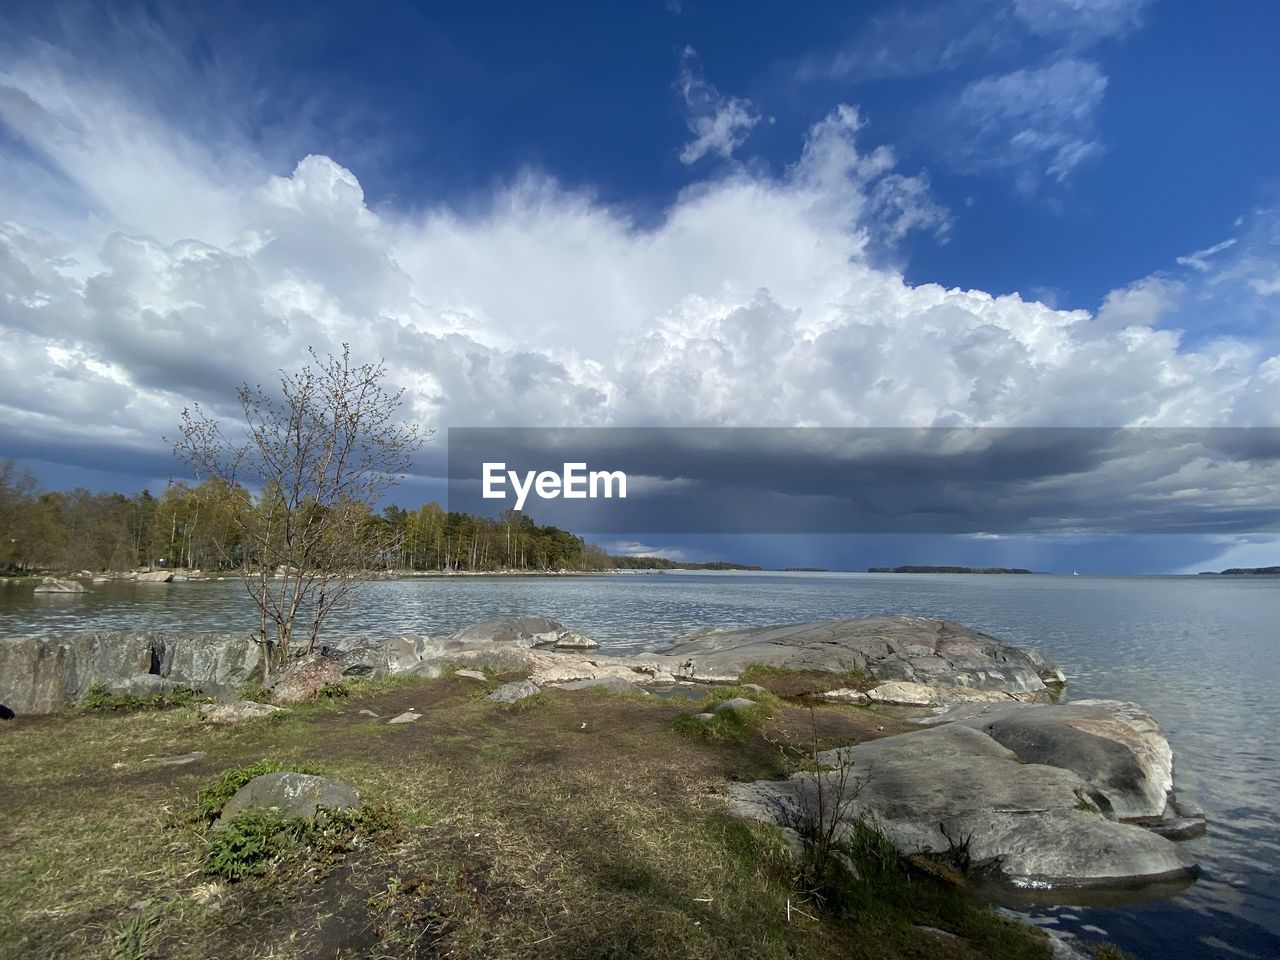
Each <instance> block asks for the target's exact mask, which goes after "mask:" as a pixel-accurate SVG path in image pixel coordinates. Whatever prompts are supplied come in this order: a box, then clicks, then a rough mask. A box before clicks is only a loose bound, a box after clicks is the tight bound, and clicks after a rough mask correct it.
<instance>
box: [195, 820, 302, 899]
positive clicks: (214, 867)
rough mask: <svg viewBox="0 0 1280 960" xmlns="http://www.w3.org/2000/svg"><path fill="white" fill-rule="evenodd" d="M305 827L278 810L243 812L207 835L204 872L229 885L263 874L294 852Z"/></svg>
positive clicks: (300, 822) (300, 821)
mask: <svg viewBox="0 0 1280 960" xmlns="http://www.w3.org/2000/svg"><path fill="white" fill-rule="evenodd" d="M305 828H306V823H305V821H303V820H286V819H284V818H283V817H281V816H280V812H279V811H278V810H246V811H245V812H243V813H240V814H237V815H236V816H235V817H232V818H231V820H230V821H228V822H227V823H225V824H223V825H222V826H221V827H219V828H218V829H217V830H211V831H210V832H209V835H208V837H207V838H206V846H205V852H204V869H205V872H206V873H210V874H213V875H214V876H216V877H218V878H220V879H222V880H227V881H231V882H234V881H236V880H243V879H244V878H245V877H247V876H250V875H252V874H259V873H265V872H266V871H267V869H268V868H269V867H270V866H271V864H272V863H273V862H275V861H278V860H279V859H281V858H282V857H283V856H285V855H286V854H289V853H292V852H293V851H295V850H296V849H297V847H298V844H299V841H301V839H302V838H303V834H304V832H305Z"/></svg>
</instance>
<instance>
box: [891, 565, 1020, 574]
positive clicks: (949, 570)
mask: <svg viewBox="0 0 1280 960" xmlns="http://www.w3.org/2000/svg"><path fill="white" fill-rule="evenodd" d="M1034 572H1035V571H1034V570H1023V569H1022V568H1021V567H917V566H909V567H867V573H1034Z"/></svg>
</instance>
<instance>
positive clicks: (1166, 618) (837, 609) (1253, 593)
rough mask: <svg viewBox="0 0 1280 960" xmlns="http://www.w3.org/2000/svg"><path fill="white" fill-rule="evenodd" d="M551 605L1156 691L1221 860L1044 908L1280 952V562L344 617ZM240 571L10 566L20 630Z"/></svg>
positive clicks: (444, 603)
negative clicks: (131, 572)
mask: <svg viewBox="0 0 1280 960" xmlns="http://www.w3.org/2000/svg"><path fill="white" fill-rule="evenodd" d="M531 613H532V614H544V615H546V616H551V617H555V618H556V619H559V620H562V621H564V622H565V623H566V624H567V625H569V626H572V627H574V628H575V629H578V630H580V631H582V632H584V633H586V634H589V635H591V636H594V637H596V638H597V639H599V640H600V641H601V642H602V643H603V644H604V645H605V647H606V649H609V650H613V651H619V652H621V651H627V650H640V649H646V648H651V647H653V646H654V645H655V644H657V643H660V642H661V641H663V640H665V639H668V638H670V637H673V636H675V635H677V634H679V633H681V632H683V631H685V630H689V629H692V628H694V627H701V626H725V625H730V624H765V623H781V622H787V621H796V620H812V619H822V618H830V617H864V616H878V615H882V614H898V613H916V614H924V615H928V616H937V617H948V618H950V619H953V620H958V621H960V622H962V623H965V624H968V625H969V626H972V627H976V628H977V629H980V630H984V631H986V632H988V633H992V634H995V635H996V636H998V637H1000V638H1002V639H1004V640H1008V641H1010V642H1014V643H1026V644H1032V645H1034V646H1038V647H1040V648H1041V649H1043V650H1044V651H1045V652H1046V653H1048V654H1049V655H1050V656H1051V657H1053V658H1054V659H1056V660H1057V661H1058V662H1059V663H1060V664H1061V665H1062V667H1063V668H1064V669H1065V671H1066V673H1067V676H1068V680H1069V686H1068V691H1069V694H1070V696H1072V697H1075V698H1077V699H1079V698H1084V697H1114V698H1119V699H1129V700H1136V701H1138V702H1140V703H1142V704H1143V705H1144V706H1146V707H1147V708H1148V709H1150V710H1151V711H1152V713H1154V714H1155V715H1156V717H1157V718H1158V719H1159V720H1160V722H1161V724H1162V725H1163V726H1164V729H1165V732H1166V733H1167V735H1168V737H1169V740H1170V741H1171V742H1172V744H1173V748H1174V752H1175V755H1176V757H1177V770H1176V772H1175V777H1176V780H1177V783H1178V786H1179V789H1180V790H1182V791H1183V792H1184V793H1186V794H1187V795H1189V796H1191V797H1194V798H1195V799H1196V800H1197V801H1198V802H1200V803H1201V804H1202V805H1203V806H1204V807H1205V809H1206V810H1207V811H1208V813H1209V818H1210V830H1209V834H1208V836H1206V837H1204V838H1201V839H1198V840H1193V841H1190V848H1191V850H1192V852H1193V853H1194V855H1195V856H1196V857H1197V858H1198V859H1199V860H1200V862H1201V863H1202V864H1203V865H1204V866H1205V875H1204V876H1203V877H1202V878H1201V879H1200V880H1199V881H1198V882H1197V883H1195V884H1194V885H1192V886H1191V887H1189V888H1188V889H1186V890H1185V891H1183V892H1182V893H1180V894H1178V895H1177V896H1174V897H1172V898H1167V899H1163V900H1157V901H1154V902H1149V903H1146V904H1143V905H1140V906H1127V907H1108V908H1103V907H1090V908H1088V909H1082V908H1071V907H1058V908H1047V907H1046V908H1039V909H1037V910H1035V911H1033V912H1034V913H1036V914H1037V916H1038V917H1040V918H1041V919H1042V920H1043V921H1044V922H1048V923H1057V924H1060V925H1061V926H1063V927H1066V928H1068V929H1072V930H1075V931H1076V932H1078V933H1081V934H1082V935H1083V936H1086V937H1087V936H1090V935H1091V934H1093V935H1102V934H1101V932H1100V931H1105V935H1106V936H1108V937H1109V938H1111V939H1113V940H1115V941H1116V942H1117V943H1119V944H1120V945H1121V946H1123V947H1125V948H1126V949H1128V950H1130V951H1131V952H1133V953H1135V954H1137V955H1139V956H1141V957H1148V958H1153V960H1154V958H1162V957H1244V958H1274V957H1280V879H1278V878H1277V875H1278V874H1280V831H1278V829H1277V828H1278V827H1280V815H1278V813H1277V810H1278V809H1280V756H1278V752H1280V699H1278V691H1280V659H1278V658H1277V656H1276V653H1277V638H1278V637H1280V578H1272V577H1265V578H1264V577H1256V578H1210V577H1106V578H1103V577H1097V578H1095V577H1048V576H1036V577H1027V576H947V575H928V576H912V575H894V574H879V575H877V574H763V573H757V574H720V573H667V574H655V575H636V576H609V577H565V578H538V579H535V578H503V577H495V578H451V579H431V580H419V581H387V582H379V583H374V584H370V585H369V586H368V588H367V589H366V591H365V592H364V593H362V594H361V595H360V597H359V598H358V599H357V600H356V601H355V603H354V604H353V606H352V607H351V608H350V609H348V610H347V611H345V612H344V613H343V614H342V616H341V618H340V619H339V620H338V621H337V622H335V623H334V625H333V629H332V632H333V634H334V635H339V634H364V635H367V636H370V637H385V636H391V635H394V634H397V633H403V632H413V633H440V632H446V631H452V630H455V629H458V628H460V627H463V626H466V625H468V624H471V623H475V622H477V621H480V620H484V619H488V618H490V617H496V616H508V615H516V614H531ZM252 623H253V618H252V616H251V613H250V608H249V605H248V603H247V601H246V600H245V598H244V596H243V594H242V591H241V588H240V585H239V583H237V582H235V581H226V582H221V583H219V582H193V583H182V584H171V585H167V586H156V585H150V584H148V585H136V584H110V585H99V586H97V587H95V588H94V592H93V593H91V594H87V595H83V596H72V597H59V596H35V595H33V594H32V592H31V586H30V585H29V584H23V585H15V584H8V585H0V633H3V634H4V635H13V634H15V633H29V632H57V631H60V630H65V629H81V628H108V627H109V628H120V629H135V630H138V629H147V630H218V631H221V630H228V629H239V628H242V627H243V628H245V629H249V628H251V627H252Z"/></svg>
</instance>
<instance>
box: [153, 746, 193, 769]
mask: <svg viewBox="0 0 1280 960" xmlns="http://www.w3.org/2000/svg"><path fill="white" fill-rule="evenodd" d="M203 759H204V751H203V750H193V751H191V753H181V754H178V756H176V757H147V758H146V759H145V760H143V761H142V762H143V763H154V764H157V765H159V766H162V767H185V766H186V765H187V764H189V763H197V762H198V761H200V760H203Z"/></svg>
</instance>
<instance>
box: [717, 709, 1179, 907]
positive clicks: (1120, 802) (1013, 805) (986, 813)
mask: <svg viewBox="0 0 1280 960" xmlns="http://www.w3.org/2000/svg"><path fill="white" fill-rule="evenodd" d="M1068 706H1074V705H1068ZM1015 709H1016V710H1018V711H1019V715H1018V720H1019V721H1020V722H1019V724H1018V726H1017V727H1016V729H1018V730H1020V731H1026V730H1034V731H1035V732H1036V733H1037V734H1038V739H1037V740H1036V744H1037V745H1036V747H1035V748H1034V749H1035V751H1036V752H1037V758H1036V759H1024V757H1022V756H1020V755H1019V754H1018V753H1017V752H1016V751H1015V750H1014V749H1011V748H1010V747H1008V746H1005V745H1004V744H1002V743H1000V742H998V741H997V740H996V739H995V738H994V737H993V736H992V735H991V734H990V733H989V732H988V731H987V730H986V729H985V728H984V726H983V724H981V723H975V722H972V721H975V720H976V719H977V718H963V719H962V720H961V721H958V722H948V723H944V724H942V725H940V726H936V727H933V728H930V729H925V730H921V731H916V732H912V733H905V734H899V735H897V736H893V737H885V738H883V739H880V740H873V741H870V742H867V743H863V744H858V745H856V746H853V747H849V748H844V749H840V750H831V751H826V752H824V753H822V754H819V756H818V759H819V760H820V762H822V763H823V764H825V765H826V766H828V767H831V768H832V770H831V772H824V773H822V774H819V775H817V776H814V775H812V774H809V773H803V774H798V775H796V776H795V777H792V778H791V779H790V780H787V781H780V782H769V781H762V782H758V783H754V784H738V785H735V786H734V787H733V788H732V796H733V800H734V808H735V811H736V812H737V813H739V814H740V815H743V816H750V817H757V818H760V819H765V820H771V821H773V822H776V823H780V824H782V825H784V826H790V827H794V826H796V825H797V824H800V823H803V822H804V821H805V819H806V818H810V819H812V818H813V817H814V816H815V815H816V811H817V810H818V809H819V805H818V803H817V799H818V797H819V791H821V792H822V793H821V795H822V797H823V801H824V802H823V804H822V809H824V810H826V811H831V810H833V809H835V808H837V807H839V808H840V818H841V821H842V824H843V826H842V827H841V829H847V828H849V827H850V826H851V825H852V824H853V823H855V822H857V821H858V820H862V819H869V820H871V821H873V822H874V823H876V825H877V826H878V827H879V828H880V829H881V830H883V831H884V833H885V835H886V836H887V837H888V838H889V839H890V840H891V841H892V842H893V843H894V845H895V846H896V847H898V849H899V850H900V851H902V852H903V853H904V854H913V853H919V852H932V853H951V854H959V855H960V856H961V857H962V858H964V859H967V860H968V862H969V863H970V865H971V869H973V870H975V871H981V872H984V873H989V874H992V875H995V876H997V877H999V878H1001V879H1004V880H1006V881H1008V882H1010V883H1013V884H1014V885H1017V886H1024V887H1102V886H1111V885H1132V884H1145V883H1152V882H1156V881H1162V880H1172V879H1178V878H1190V877H1193V876H1195V874H1196V873H1197V871H1198V868H1197V866H1196V864H1195V862H1194V860H1192V858H1191V857H1190V856H1189V855H1188V854H1187V853H1186V852H1185V850H1184V849H1183V848H1181V847H1179V846H1178V845H1177V844H1176V843H1174V842H1172V841H1171V840H1169V839H1166V838H1165V837H1164V836H1160V835H1158V834H1157V833H1156V832H1153V831H1152V830H1148V829H1143V827H1142V826H1139V825H1136V824H1135V823H1128V822H1122V820H1121V819H1120V816H1121V814H1120V813H1118V810H1120V811H1128V810H1131V809H1135V805H1138V806H1139V807H1141V808H1142V809H1149V808H1150V806H1149V805H1148V806H1142V805H1143V804H1147V803H1148V801H1147V799H1146V798H1147V797H1148V794H1149V792H1152V791H1154V790H1156V789H1158V788H1159V787H1160V785H1161V784H1162V783H1163V782H1164V781H1163V775H1162V772H1161V771H1162V769H1163V768H1162V767H1161V766H1160V765H1159V764H1158V763H1157V764H1155V766H1154V767H1152V768H1151V769H1148V770H1146V771H1145V772H1142V773H1136V772H1135V771H1138V770H1140V769H1141V768H1142V767H1143V765H1144V764H1145V763H1146V758H1149V757H1151V756H1160V755H1163V753H1164V750H1167V743H1164V739H1163V736H1162V735H1160V734H1159V728H1158V727H1156V726H1155V725H1154V721H1150V727H1148V726H1147V721H1148V720H1150V715H1149V714H1145V711H1141V708H1136V707H1135V705H1133V704H1121V703H1115V702H1108V701H1094V702H1092V703H1088V702H1086V703H1085V704H1084V706H1083V708H1082V710H1081V711H1079V712H1078V714H1077V717H1076V719H1077V720H1079V719H1080V718H1082V717H1085V716H1087V717H1088V718H1089V721H1090V722H1091V723H1092V724H1094V725H1095V728H1096V729H1099V730H1108V731H1111V732H1113V733H1115V734H1116V735H1117V736H1118V737H1119V739H1117V740H1115V741H1108V742H1111V743H1116V744H1123V743H1127V744H1128V747H1127V749H1128V750H1129V751H1130V755H1131V763H1130V764H1129V765H1128V766H1125V765H1124V764H1120V765H1119V766H1117V763H1116V761H1117V755H1116V754H1115V753H1114V752H1113V751H1112V750H1111V748H1110V747H1099V746H1098V745H1097V744H1089V745H1088V746H1089V747H1091V748H1097V752H1096V753H1095V752H1093V751H1092V750H1091V749H1081V744H1080V741H1079V740H1078V738H1077V737H1076V733H1078V732H1079V730H1078V728H1077V727H1074V726H1072V725H1070V724H1068V723H1066V722H1065V721H1064V719H1063V716H1062V714H1061V710H1060V708H1059V707H1056V706H1049V705H1034V706H1024V707H1016V708H1015ZM1067 718H1068V719H1070V715H1069V714H1068V715H1067ZM1151 727H1153V728H1154V730H1152V729H1151ZM995 729H996V730H997V731H999V730H1001V728H1000V727H996V728H995ZM1014 729H1015V728H1014V727H1006V728H1004V733H1006V734H1008V737H1007V738H1008V739H1009V740H1011V741H1014V742H1015V746H1020V747H1022V748H1023V749H1024V751H1025V750H1027V749H1028V748H1027V747H1026V746H1025V743H1024V739H1025V738H1023V737H1021V736H1014V735H1013V730H1014ZM1136 730H1141V731H1142V734H1141V736H1137V735H1136V734H1133V735H1131V734H1125V733H1123V732H1122V731H1136ZM1099 738H1100V739H1107V738H1106V737H1103V736H1102V735H1101V734H1099ZM1157 741H1158V742H1157ZM1160 744H1163V747H1164V749H1161V748H1160V746H1159V745H1160ZM1099 759H1106V760H1108V761H1109V762H1107V763H1099V762H1095V761H1097V760H1099ZM1118 770H1124V771H1125V772H1126V774H1128V775H1133V778H1118V777H1117V775H1116V774H1117V771H1118ZM841 771H846V773H845V774H844V779H843V788H842V773H841ZM1091 778H1092V779H1091ZM842 789H843V793H842V792H841V791H842ZM836 798H842V799H843V802H839V803H838V802H834V801H835V800H836ZM1154 803H1155V801H1154V800H1152V801H1151V804H1154ZM1160 806H1161V808H1162V809H1163V806H1164V801H1163V798H1162V799H1161V800H1160ZM828 815H830V814H828Z"/></svg>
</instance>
